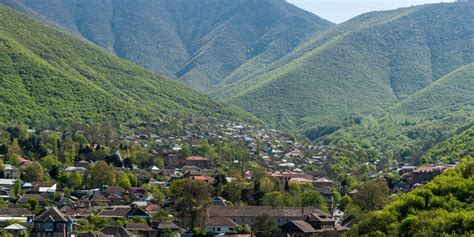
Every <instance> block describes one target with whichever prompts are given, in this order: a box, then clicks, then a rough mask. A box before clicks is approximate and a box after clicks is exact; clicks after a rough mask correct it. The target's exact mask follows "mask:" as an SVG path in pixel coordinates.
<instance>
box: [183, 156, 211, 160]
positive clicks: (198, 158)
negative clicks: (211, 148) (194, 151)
mask: <svg viewBox="0 0 474 237" xmlns="http://www.w3.org/2000/svg"><path fill="white" fill-rule="evenodd" d="M186 160H195V161H201V160H202V161H207V160H209V159H208V158H206V157H202V156H189V157H186Z"/></svg>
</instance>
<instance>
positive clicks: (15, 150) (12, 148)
mask: <svg viewBox="0 0 474 237" xmlns="http://www.w3.org/2000/svg"><path fill="white" fill-rule="evenodd" d="M20 154H21V148H20V145H18V139H16V138H15V139H13V142H12V143H11V144H10V145H8V153H7V161H8V163H9V164H10V165H13V166H18V165H19V164H20V160H19V159H18V156H20Z"/></svg>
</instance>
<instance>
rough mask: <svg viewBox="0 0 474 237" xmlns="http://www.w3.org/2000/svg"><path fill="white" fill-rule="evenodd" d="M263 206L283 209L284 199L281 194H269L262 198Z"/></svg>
mask: <svg viewBox="0 0 474 237" xmlns="http://www.w3.org/2000/svg"><path fill="white" fill-rule="evenodd" d="M262 202H263V205H265V206H271V207H284V206H285V197H284V195H283V193H281V192H270V193H267V194H265V196H264V197H263V200H262Z"/></svg>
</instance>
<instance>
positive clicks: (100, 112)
mask: <svg viewBox="0 0 474 237" xmlns="http://www.w3.org/2000/svg"><path fill="white" fill-rule="evenodd" d="M0 19H2V20H1V21H0V78H1V80H0V107H1V108H2V110H1V111H0V121H1V122H8V123H12V122H17V123H32V122H33V121H34V120H48V119H54V120H61V121H64V122H68V123H73V122H74V123H77V122H91V121H95V122H98V121H104V120H106V121H117V122H124V121H126V120H129V119H132V118H138V119H141V120H151V119H160V118H163V117H169V118H172V117H175V118H176V117H178V118H179V117H186V116H192V115H195V116H214V115H217V116H223V117H229V118H233V119H236V120H239V119H250V120H252V117H251V116H250V115H248V114H246V113H243V112H241V111H240V110H237V109H234V108H233V107H230V106H227V105H225V104H221V103H218V102H215V101H214V100H212V99H211V98H209V97H208V96H206V95H203V94H200V93H199V92H196V91H194V90H192V89H190V88H188V87H187V86H185V85H183V84H181V83H180V82H177V81H175V80H171V79H167V78H164V77H161V76H157V75H155V74H153V73H151V72H148V71H146V70H144V69H143V68H141V67H139V66H136V65H134V64H131V63H128V62H126V61H124V60H121V59H119V58H118V57H116V56H113V55H111V54H110V53H107V52H106V51H105V50H102V49H100V48H98V47H96V46H93V45H91V44H89V43H86V42H85V41H83V40H81V39H77V38H74V37H72V36H69V35H68V34H65V33H63V32H60V31H58V30H56V29H52V28H49V27H47V26H46V25H44V24H42V23H39V22H36V21H35V20H33V19H31V18H29V17H26V16H24V15H22V14H19V13H17V12H15V11H14V10H12V9H10V8H8V7H6V6H4V5H2V4H0Z"/></svg>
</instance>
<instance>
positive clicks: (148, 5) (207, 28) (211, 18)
mask: <svg viewBox="0 0 474 237" xmlns="http://www.w3.org/2000/svg"><path fill="white" fill-rule="evenodd" d="M0 2H3V3H5V4H7V5H9V6H11V7H12V8H15V9H17V10H20V11H22V12H24V13H27V14H29V15H31V16H33V17H36V18H38V19H40V20H43V21H45V22H47V23H50V24H53V25H56V26H59V27H61V28H64V29H66V30H68V31H70V32H73V33H75V34H77V35H80V36H82V37H84V38H85V39H87V40H89V41H91V42H93V43H95V44H97V45H99V46H101V47H103V48H105V49H107V50H109V51H110V52H113V53H115V54H116V55H118V56H119V57H121V58H124V59H127V60H130V61H132V62H134V63H137V64H139V65H142V66H144V67H145V68H146V69H149V70H152V71H155V72H158V73H160V74H163V75H166V76H169V77H172V78H177V79H179V80H181V81H183V82H185V83H187V84H189V85H191V86H192V87H194V88H197V89H200V90H202V91H204V92H207V93H211V92H213V91H215V90H217V89H218V88H220V87H221V84H220V83H221V82H222V81H239V80H240V79H241V78H244V77H245V76H246V75H249V74H251V73H253V72H254V71H255V70H257V69H262V68H265V67H266V66H267V65H270V64H271V63H272V62H274V61H277V60H278V59H280V58H282V57H284V56H285V55H286V54H287V53H289V52H291V51H292V50H293V49H295V48H296V47H297V46H298V45H299V44H301V43H302V42H304V41H305V40H306V39H308V38H309V37H310V36H312V35H313V34H315V33H316V32H319V31H321V30H323V29H326V28H328V27H329V26H331V25H332V23H330V22H328V21H326V20H323V19H321V18H319V17H317V16H315V15H313V14H311V13H309V12H306V11H304V10H301V9H299V8H297V7H295V6H293V5H291V4H289V3H287V2H286V1H284V0H232V1H222V0H152V1H149V0H121V1H113V0H104V1H93V0H84V1H73V0H68V1H63V0H47V1H28V0H0Z"/></svg>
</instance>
